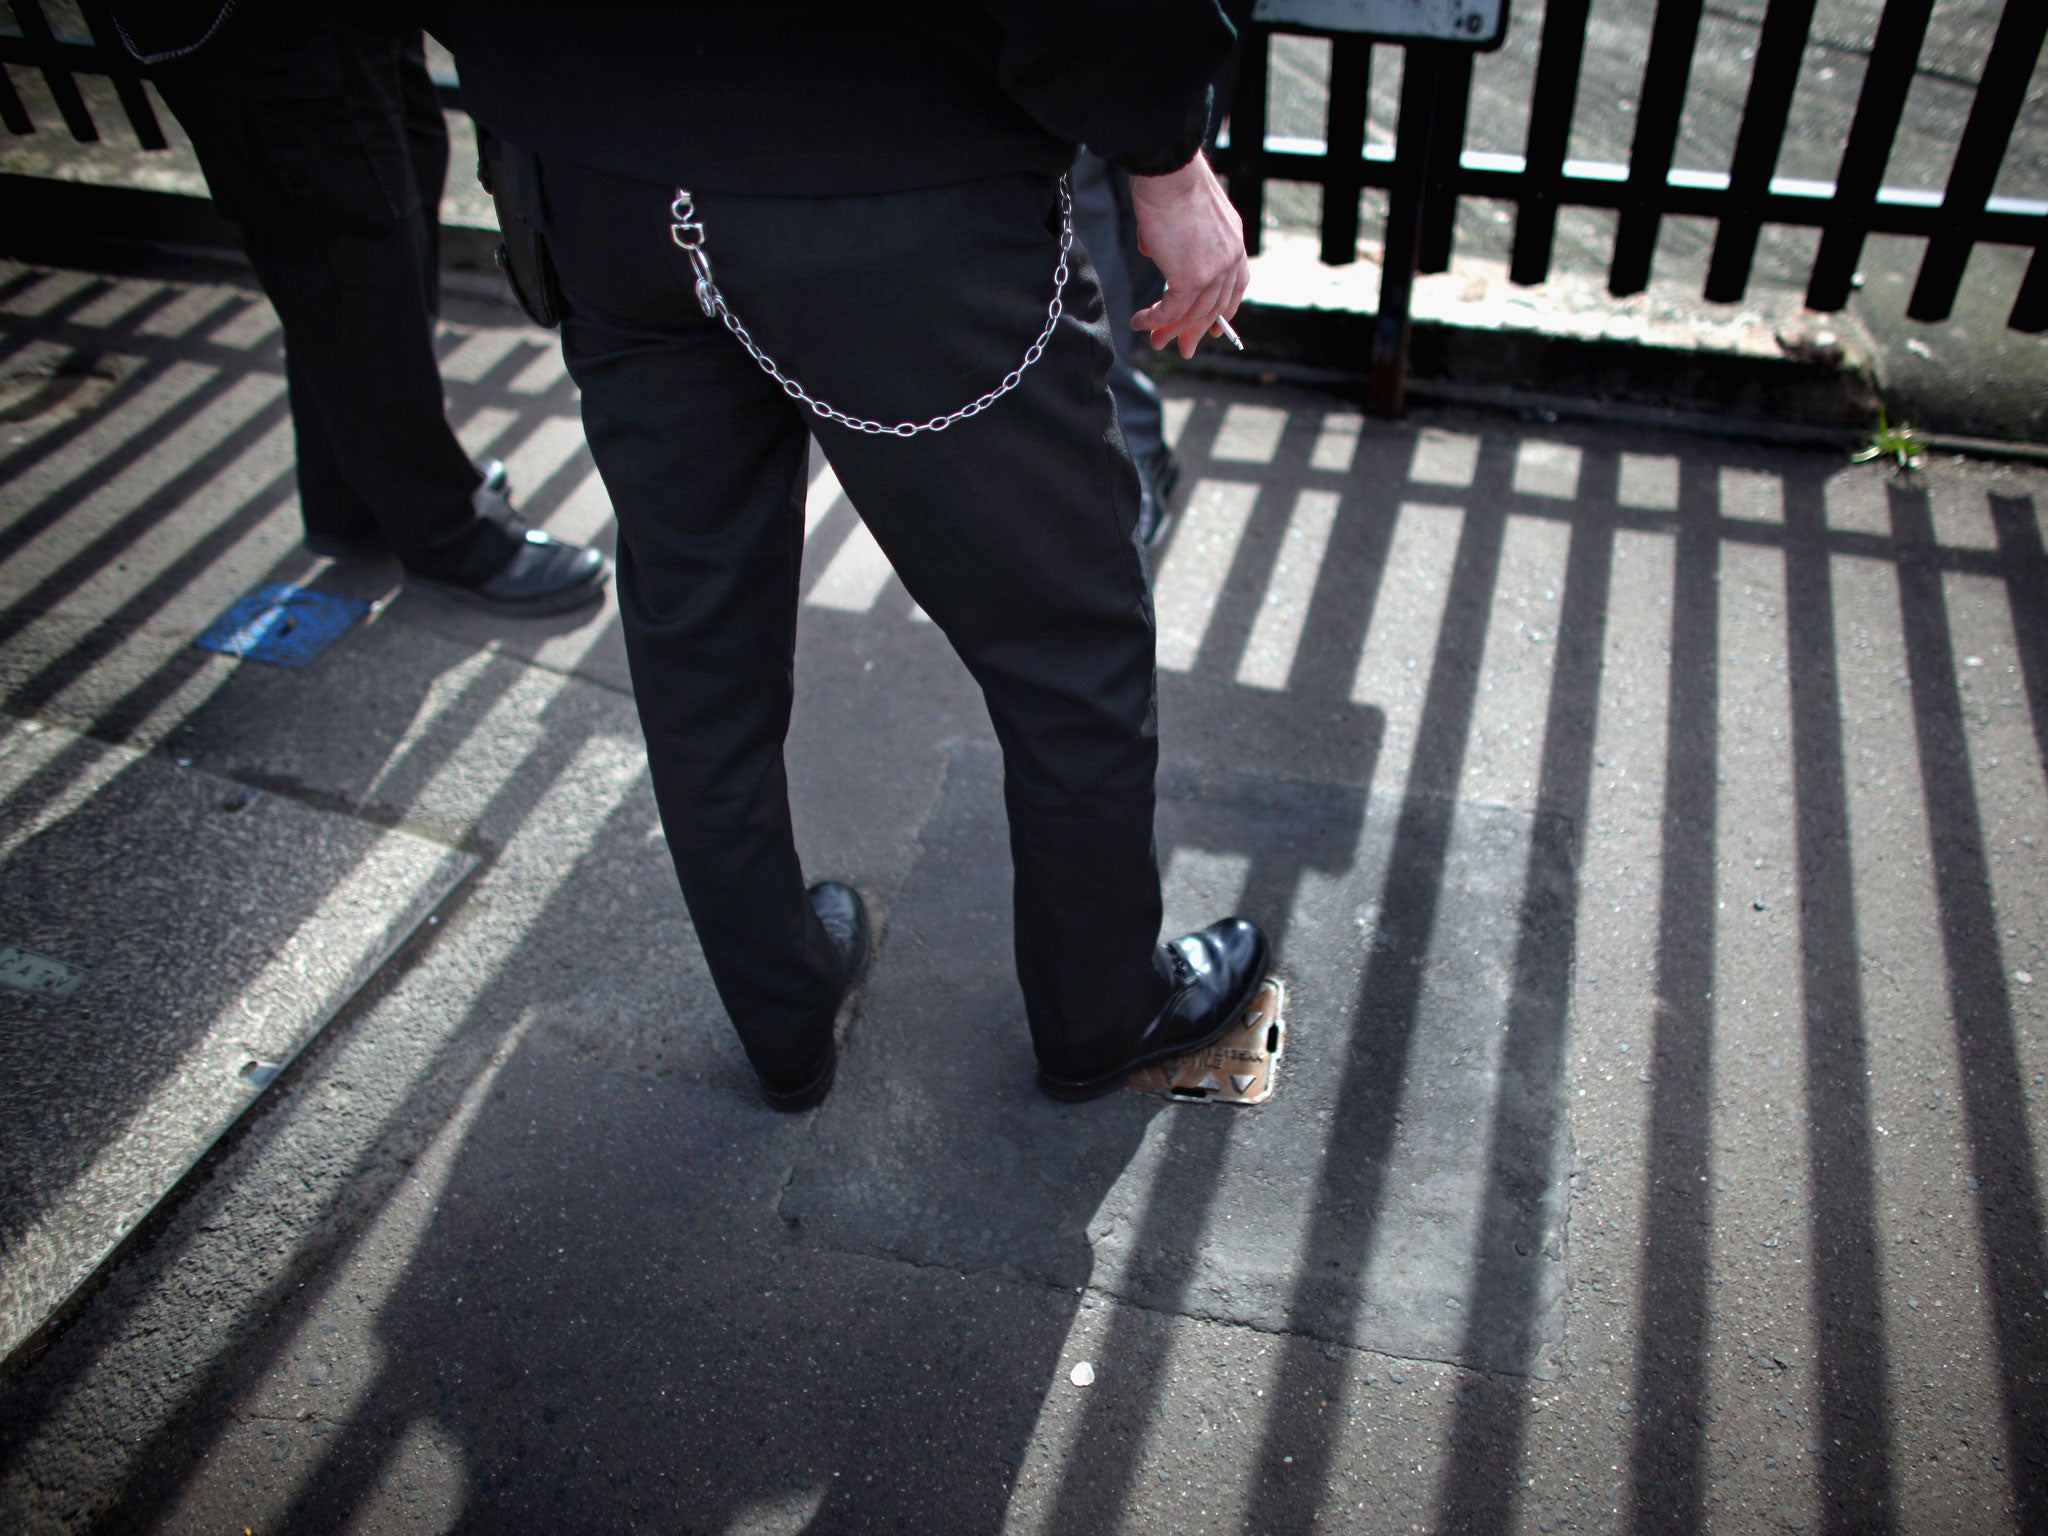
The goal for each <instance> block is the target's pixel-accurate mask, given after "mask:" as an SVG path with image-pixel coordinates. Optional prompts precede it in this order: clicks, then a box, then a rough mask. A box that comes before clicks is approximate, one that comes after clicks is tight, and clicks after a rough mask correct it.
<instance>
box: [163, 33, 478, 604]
mask: <svg viewBox="0 0 2048 1536" xmlns="http://www.w3.org/2000/svg"><path fill="white" fill-rule="evenodd" d="M306 9H307V10H308V11H313V10H314V8H312V7H308V8H306ZM158 85H159V88H160V89H161V91H162V93H163V96H164V99H165V100H166V102H168V103H169V105H170V108H171V110H172V111H173V112H174V113H175V114H176V115H177V118H178V121H179V122H180V123H181V124H182V125H183V126H184V128H185V131H186V133H187V135H188V136H189V137H190V138H191V140H192V146H193V148H194V150H195V151H196V152H197V153H198V156H199V163H200V167H201V168H202V169H203V170H204V171H205V172H206V179H207V185H208V186H209V187H210V188H211V190H212V192H213V196H214V200H215V202H216V203H217V204H218V205H219V206H220V208H221V211H222V212H223V213H225V214H226V215H227V216H228V217H229V218H231V219H233V220H235V222H236V223H238V224H239V225H240V226H241V228H242V232H243V237H244V241H245V243H246V246H247V249H248V253H249V259H250V262H251V263H252V264H253V265H254V266H255V268H256V275H257V277H258V278H259V279H260V280H261V282H262V284H263V290H264V292H265V293H266V294H268V295H269V297H270V300H271V302H272V304H274V305H275V306H276V307H277V312H278V317H279V319H280V320H281V321H282V323H283V326H284V337H285V367H286V375H287V378H288V380H289V383H290V389H291V408H292V425H293V428H294V430H295V433H296V436H297V440H298V469H299V501H300V507H301V510H302V511H303V513H304V517H305V522H306V528H307V531H308V532H309V533H317V534H330V535H337V536H340V537H344V538H351V539H362V538H368V537H373V536H375V535H378V534H382V536H383V537H384V539H385V541H386V542H387V543H388V544H389V545H390V546H391V548H392V550H393V551H394V552H395V553H396V554H397V555H398V557H399V558H400V559H401V560H402V561H404V563H405V564H406V566H407V567H409V568H410V569H413V570H416V571H420V572H421V573H423V574H426V575H431V576H438V577H441V578H443V579H446V580H454V581H473V580H481V579H485V578H487V577H489V576H490V575H492V574H495V572H496V571H497V570H498V569H499V568H500V567H502V566H503V565H504V563H505V561H506V560H508V559H509V558H510V557H511V555H512V553H513V547H514V546H513V536H512V535H509V534H507V533H505V532H503V531H502V530H500V529H498V528H496V527H495V526H493V525H491V524H488V523H481V522H479V520H478V519H477V518H476V516H475V509H474V508H473V507H472V505H471V502H470V495H471V493H472V492H473V491H474V490H475V489H476V487H477V484H478V475H477V470H476V467H475V465H473V464H472V463H471V462H470V459H469V455H468V454H467V453H465V452H464V451H463V448H462V445H461V444H460V443H459V442H458V441H456V438H455V434H454V432H453V431H452V430H451V429H450V428H449V425H448V418H447V414H446V410H445V407H444V405H443V402H442V395H441V375H440V370H439V367H438V365H437V363H436V361H435V357H434V343H433V337H434V317H435V314H436V312H437V310H438V308H439V300H440V262H439V251H438V247H439V234H440V226H439V213H438V210H439V207H440V201H441V188H442V184H443V182H444V180H445V179H446V176H447V171H448V132H447V127H446V124H445V123H444V122H443V120H442V117H441V109H440V106H439V104H438V103H437V102H436V101H435V99H434V90H433V83H432V81H431V80H430V79H429V77H428V75H427V68H426V60H425V58H424V56H423V53H422V50H421V46H420V38H419V34H418V33H417V32H413V33H411V34H409V35H408V34H405V33H401V32H394V31H391V30H386V29H379V28H372V27H364V26H359V25H356V24H354V23H351V22H348V21H345V20H342V19H341V18H339V17H338V16H329V17H325V18H322V17H320V16H318V15H317V13H315V14H313V15H312V16H311V17H310V19H309V17H308V16H306V15H302V14H299V13H297V12H295V13H294V15H293V17H292V19H290V20H286V21H277V20H272V19H269V18H267V17H260V18H258V19H255V20H250V21H247V22H244V23H242V24H240V25H238V26H237V27H235V28H234V29H232V30H231V31H229V32H228V33H227V34H226V35H224V36H223V38H222V39H221V40H220V41H219V42H218V43H217V44H215V45H209V47H208V48H206V49H203V50H201V52H200V53H199V54H197V55H195V56H194V61H193V62H192V63H191V64H189V65H185V66H182V67H174V68H171V69H168V70H166V71H165V72H164V73H163V74H162V75H161V76H160V77H159V79H158Z"/></svg>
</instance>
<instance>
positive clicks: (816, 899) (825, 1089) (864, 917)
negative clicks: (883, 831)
mask: <svg viewBox="0 0 2048 1536" xmlns="http://www.w3.org/2000/svg"><path fill="white" fill-rule="evenodd" d="M807 894H808V895H809V896H810V898H811V910H812V911H813V912H815V913H817V915H818V922H819V923H820V925H822V926H823V928H824V930H825V937H826V938H828V939H830V940H831V941H832V948H833V951H834V952H835V953H836V954H837V955H838V956H839V972H840V988H839V995H840V999H841V1001H844V1000H845V997H846V994H847V992H848V991H849V990H851V989H852V987H853V985H854V983H855V982H857V981H859V980H860V979H861V977H862V976H863V975H864V974H865V973H866V971H867V968H868V908H867V903H866V902H864V901H862V900H861V897H860V892H859V891H856V890H855V889H854V888H853V887H852V886H850V885H845V884H842V883H841V882H840V881H837V880H820V881H819V882H818V883H817V884H816V885H814V886H812V887H811V888H810V891H809V892H808V893H807ZM838 1069H839V1036H838V1032H837V1029H836V1028H835V1029H834V1032H833V1033H832V1034H830V1035H827V1036H826V1037H825V1044H824V1046H823V1048H822V1049H820V1051H819V1052H818V1054H817V1055H816V1056H814V1057H813V1058H812V1059H811V1060H810V1061H808V1062H806V1063H805V1064H804V1065H803V1066H801V1067H799V1068H798V1069H797V1070H796V1071H794V1072H763V1073H761V1075H760V1076H761V1094H762V1097H764V1098H765V1099H767V1101H768V1105H769V1107H770V1108H771V1109H779V1110H783V1111H785V1112H787V1113H790V1114H794V1113H796V1112H797V1111H799V1110H805V1109H810V1108H812V1107H813V1106H815V1105H818V1104H821V1103H823V1102H824V1099H825V1095H826V1094H828V1093H830V1092H831V1091H832V1075H833V1073H835V1072H836V1071H838Z"/></svg>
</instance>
